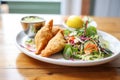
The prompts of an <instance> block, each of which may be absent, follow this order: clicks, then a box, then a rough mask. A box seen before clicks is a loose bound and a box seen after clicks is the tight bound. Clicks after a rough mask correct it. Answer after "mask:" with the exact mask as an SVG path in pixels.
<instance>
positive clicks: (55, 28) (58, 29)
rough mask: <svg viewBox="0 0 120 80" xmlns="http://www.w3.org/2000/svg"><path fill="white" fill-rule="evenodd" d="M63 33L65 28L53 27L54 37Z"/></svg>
mask: <svg viewBox="0 0 120 80" xmlns="http://www.w3.org/2000/svg"><path fill="white" fill-rule="evenodd" d="M60 30H61V31H63V28H62V27H59V26H53V28H52V33H53V35H56V34H57V33H58V31H60Z"/></svg>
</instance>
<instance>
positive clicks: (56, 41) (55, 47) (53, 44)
mask: <svg viewBox="0 0 120 80" xmlns="http://www.w3.org/2000/svg"><path fill="white" fill-rule="evenodd" d="M64 46H65V40H64V36H63V34H62V31H59V32H58V33H57V34H56V35H55V36H54V37H53V38H52V39H51V40H50V41H49V42H48V44H47V46H46V47H45V49H44V50H42V51H41V54H40V55H41V56H43V57H49V56H50V55H52V54H55V53H57V52H59V51H61V50H62V49H63V48H64Z"/></svg>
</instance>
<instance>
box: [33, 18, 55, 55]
mask: <svg viewBox="0 0 120 80" xmlns="http://www.w3.org/2000/svg"><path fill="white" fill-rule="evenodd" d="M52 27H53V20H51V21H49V23H48V24H47V25H45V26H44V27H42V28H41V29H40V30H39V31H38V32H37V34H36V36H35V45H36V54H40V53H41V51H42V50H43V49H44V48H45V47H46V45H47V44H48V41H49V40H50V39H51V38H52V37H53V33H52Z"/></svg>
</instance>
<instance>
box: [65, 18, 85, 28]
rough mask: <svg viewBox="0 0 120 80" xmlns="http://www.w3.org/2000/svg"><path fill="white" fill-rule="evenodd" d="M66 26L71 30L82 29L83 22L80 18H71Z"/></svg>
mask: <svg viewBox="0 0 120 80" xmlns="http://www.w3.org/2000/svg"><path fill="white" fill-rule="evenodd" d="M66 25H67V26H69V27H71V28H82V26H83V21H82V19H81V18H80V16H69V17H68V19H67V21H66Z"/></svg>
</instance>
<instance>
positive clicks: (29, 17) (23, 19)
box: [22, 16, 44, 23]
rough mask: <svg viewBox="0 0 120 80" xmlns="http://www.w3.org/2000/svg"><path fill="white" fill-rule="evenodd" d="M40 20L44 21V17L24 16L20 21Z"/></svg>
mask: <svg viewBox="0 0 120 80" xmlns="http://www.w3.org/2000/svg"><path fill="white" fill-rule="evenodd" d="M42 21H44V19H43V18H41V17H38V16H26V17H24V18H22V22H26V23H31V22H42Z"/></svg>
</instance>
